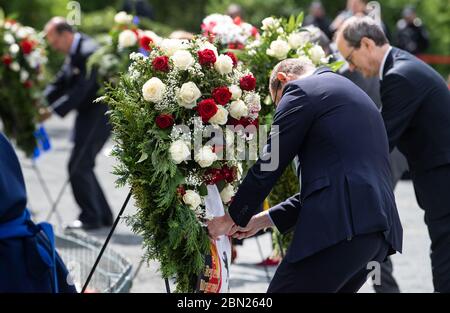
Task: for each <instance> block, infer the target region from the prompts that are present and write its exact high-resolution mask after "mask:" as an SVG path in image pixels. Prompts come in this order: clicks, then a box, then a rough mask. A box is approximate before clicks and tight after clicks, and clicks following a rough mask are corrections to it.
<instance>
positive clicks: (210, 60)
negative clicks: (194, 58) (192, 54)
mask: <svg viewBox="0 0 450 313" xmlns="http://www.w3.org/2000/svg"><path fill="white" fill-rule="evenodd" d="M197 55H198V62H199V63H200V65H202V66H211V65H213V64H214V63H216V54H215V53H214V51H212V50H211V49H204V50H201V51H198V52H197Z"/></svg>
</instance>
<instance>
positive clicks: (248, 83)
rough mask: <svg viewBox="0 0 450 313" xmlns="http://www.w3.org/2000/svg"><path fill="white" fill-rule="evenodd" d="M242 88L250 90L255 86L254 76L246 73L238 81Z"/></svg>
mask: <svg viewBox="0 0 450 313" xmlns="http://www.w3.org/2000/svg"><path fill="white" fill-rule="evenodd" d="M239 84H240V86H241V89H242V90H247V91H251V90H254V89H255V88H256V78H255V77H253V76H252V75H246V76H244V77H242V78H241V80H240V81H239Z"/></svg>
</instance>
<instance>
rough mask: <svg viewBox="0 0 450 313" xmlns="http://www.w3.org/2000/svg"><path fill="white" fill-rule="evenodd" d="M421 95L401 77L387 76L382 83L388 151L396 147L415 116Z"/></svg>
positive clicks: (382, 113) (382, 111)
mask: <svg viewBox="0 0 450 313" xmlns="http://www.w3.org/2000/svg"><path fill="white" fill-rule="evenodd" d="M422 97H423V95H422V94H421V93H420V92H418V91H416V87H414V86H413V85H412V84H411V83H410V82H409V81H408V80H407V79H406V78H404V77H403V76H401V75H394V74H391V75H387V76H386V77H385V78H384V79H383V82H382V88H381V101H382V103H383V108H382V110H381V115H382V116H383V120H384V124H385V127H386V131H387V135H388V139H389V150H390V152H392V150H393V149H394V148H395V147H396V146H397V144H398V141H399V139H400V137H401V136H402V134H403V133H404V132H405V130H406V129H407V128H408V125H409V124H410V122H411V120H412V119H413V117H414V115H415V114H416V112H417V110H418V108H419V106H420V103H421V101H422Z"/></svg>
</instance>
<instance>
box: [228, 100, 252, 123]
mask: <svg viewBox="0 0 450 313" xmlns="http://www.w3.org/2000/svg"><path fill="white" fill-rule="evenodd" d="M228 110H229V112H230V115H231V116H232V117H233V118H235V119H237V120H239V119H240V118H241V117H243V116H247V115H248V108H247V106H246V105H245V103H244V101H242V100H236V101H233V102H231V104H230V107H229V109H228Z"/></svg>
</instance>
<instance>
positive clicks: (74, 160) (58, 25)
mask: <svg viewBox="0 0 450 313" xmlns="http://www.w3.org/2000/svg"><path fill="white" fill-rule="evenodd" d="M45 33H46V38H47V41H48V43H49V45H50V46H51V47H52V48H54V49H55V50H56V51H59V52H61V53H64V54H65V55H66V56H67V57H66V61H65V63H64V65H63V66H62V69H61V71H60V72H59V73H58V74H57V75H56V79H55V81H54V82H53V83H51V84H49V85H48V86H47V88H46V89H45V96H46V98H47V100H48V102H49V104H50V106H49V108H48V110H49V111H48V112H43V114H42V116H43V118H48V117H49V116H50V113H49V112H54V113H55V114H57V115H59V116H60V117H65V116H66V115H67V114H68V113H69V112H71V111H73V110H76V111H77V113H78V114H77V117H76V121H75V128H74V143H75V145H74V148H73V150H72V153H71V156H70V160H69V176H70V183H71V186H72V190H73V195H74V197H75V200H76V202H77V204H78V205H79V207H80V208H81V214H80V216H79V219H78V220H76V221H74V222H73V223H71V224H70V225H69V227H70V228H83V229H85V230H92V229H97V228H101V227H103V226H111V225H112V223H113V216H112V212H111V208H110V206H109V204H108V202H107V199H106V197H105V195H104V193H103V190H102V187H101V186H100V183H99V182H98V180H97V177H96V176H95V172H94V167H95V159H96V156H97V154H98V153H99V152H100V151H101V149H102V147H103V145H104V144H105V142H106V141H107V140H108V137H109V135H110V132H111V125H110V124H109V121H108V117H107V116H106V111H107V110H108V108H107V106H106V104H104V103H93V101H94V100H95V99H96V98H97V91H98V88H99V86H98V84H97V76H96V75H95V71H92V72H89V70H88V69H87V66H86V62H87V59H88V58H89V56H90V55H91V54H92V53H94V52H95V50H96V49H97V44H96V43H95V41H94V40H92V39H91V38H89V37H88V36H86V35H84V34H81V33H78V32H75V30H74V29H73V28H72V26H70V25H69V24H68V23H67V21H66V20H64V19H63V18H61V17H54V18H52V19H51V20H50V21H49V22H48V23H47V25H46V26H45Z"/></svg>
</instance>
